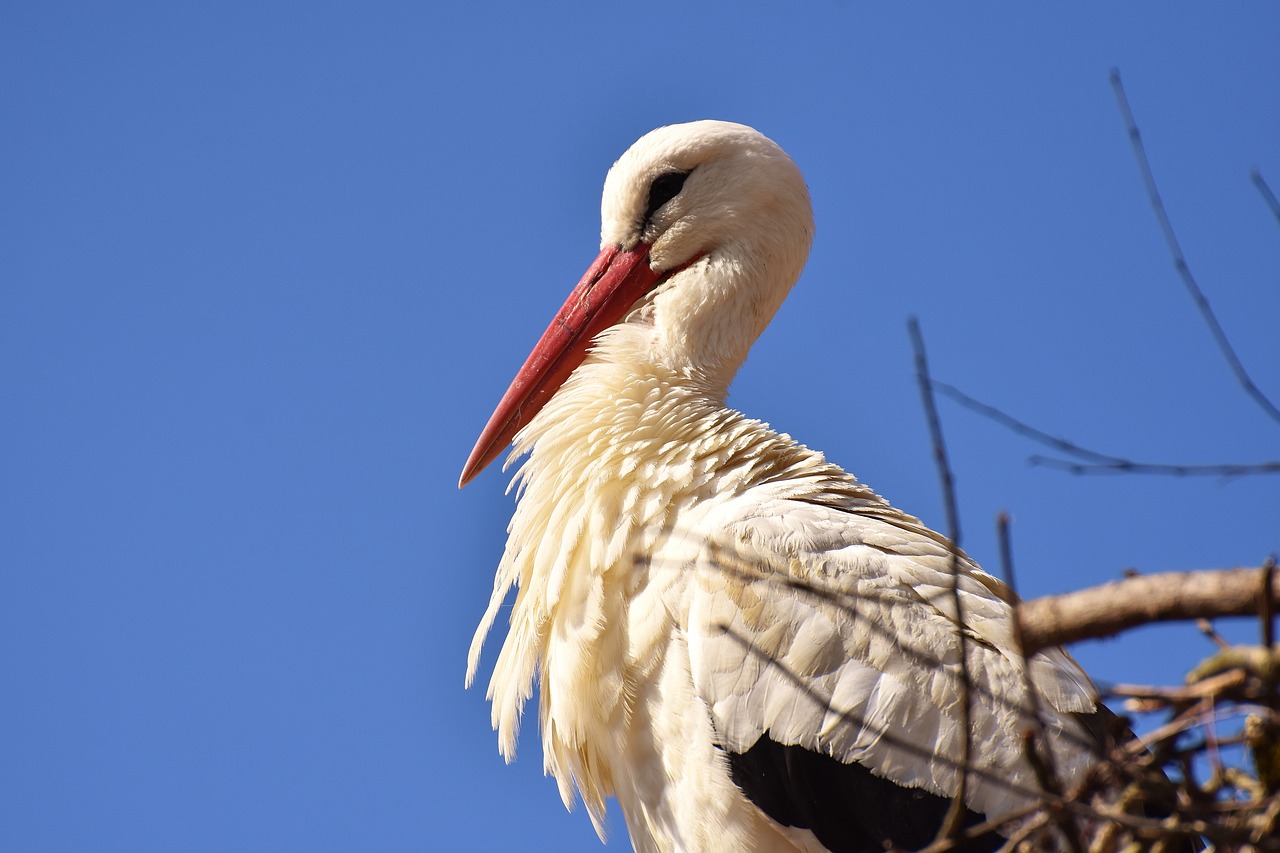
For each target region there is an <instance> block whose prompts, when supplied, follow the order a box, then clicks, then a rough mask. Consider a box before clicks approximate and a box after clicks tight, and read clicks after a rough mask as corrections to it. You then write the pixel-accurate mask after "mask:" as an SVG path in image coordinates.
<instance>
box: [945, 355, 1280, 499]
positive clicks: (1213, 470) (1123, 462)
mask: <svg viewBox="0 0 1280 853" xmlns="http://www.w3.org/2000/svg"><path fill="white" fill-rule="evenodd" d="M932 385H933V388H934V390H936V391H937V392H938V393H940V394H942V395H943V396H944V397H948V398H950V399H951V400H954V401H955V402H957V403H959V404H960V405H961V406H963V407H964V408H966V409H968V410H969V411H971V412H976V413H977V414H979V415H982V416H983V417H984V418H986V419H988V420H991V421H995V422H996V423H998V424H1000V425H1001V426H1004V427H1007V428H1008V429H1009V430H1010V431H1012V432H1014V433H1017V434H1018V435H1021V436H1023V437H1025V438H1029V439H1031V440H1032V441H1036V442H1039V443H1040V444H1043V445H1045V446H1047V447H1052V448H1053V449H1054V450H1057V451H1059V452H1061V453H1065V454H1067V455H1069V456H1075V457H1077V458H1078V459H1082V460H1086V461H1085V462H1071V461H1069V460H1066V459H1058V458H1056V457H1053V456H1038V455H1036V456H1031V457H1029V458H1028V461H1030V462H1031V464H1032V465H1043V466H1044V467H1046V468H1056V469H1058V470H1061V471H1068V472H1070V473H1072V474H1164V475H1169V476H1178V477H1188V476H1211V477H1242V476H1245V475H1250V474H1280V461H1276V462H1255V463H1243V464H1240V463H1227V464H1220V465H1175V464H1168V463H1160V462H1135V461H1134V460H1132V459H1125V458H1124V457H1122V456H1112V455H1111V454H1108V453H1099V452H1098V451H1096V450H1090V449H1089V448H1087V447H1082V446H1080V445H1079V444H1076V443H1075V442H1073V441H1068V440H1067V439H1065V438H1062V437H1061V436H1056V435H1050V434H1049V433H1047V432H1045V431H1044V430H1042V429H1038V428H1037V427H1033V426H1031V425H1030V424H1028V423H1027V422H1025V421H1021V420H1018V419H1017V418H1015V417H1014V416H1013V415H1011V414H1009V413H1008V412H1006V411H1004V410H1002V409H998V408H996V407H995V406H992V405H990V404H989V403H984V402H982V401H981V400H978V399H976V398H974V397H970V396H969V395H968V394H966V393H965V392H963V391H961V390H960V389H959V388H957V387H955V386H954V385H950V384H948V383H946V382H942V381H941V380H938V379H934V380H932Z"/></svg>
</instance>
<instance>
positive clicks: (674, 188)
mask: <svg viewBox="0 0 1280 853" xmlns="http://www.w3.org/2000/svg"><path fill="white" fill-rule="evenodd" d="M687 177H689V173H688V172H667V173H666V174H665V175H659V176H658V177H656V178H654V179H653V183H652V184H650V185H649V206H648V207H647V208H645V211H644V221H645V222H648V221H649V219H650V218H652V216H653V215H654V214H655V213H657V212H658V208H660V207H662V206H663V205H664V204H666V203H667V202H669V201H671V199H673V198H675V197H676V196H678V195H680V190H681V189H682V188H683V187H684V181H685V178H687Z"/></svg>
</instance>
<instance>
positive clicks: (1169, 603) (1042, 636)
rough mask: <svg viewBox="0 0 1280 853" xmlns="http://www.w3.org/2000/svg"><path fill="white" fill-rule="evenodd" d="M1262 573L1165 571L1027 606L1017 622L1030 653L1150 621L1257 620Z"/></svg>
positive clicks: (1277, 598)
mask: <svg viewBox="0 0 1280 853" xmlns="http://www.w3.org/2000/svg"><path fill="white" fill-rule="evenodd" d="M1260 571H1262V570H1261V569H1217V570H1212V571H1200V572H1164V573H1161V574H1156V575H1141V576H1139V577H1133V578H1126V579H1124V580H1121V581H1114V582H1112V583H1108V584H1103V585H1102V586H1095V587H1090V588H1089V589H1082V590H1080V591H1078V592H1069V593H1066V594H1063V595H1049V596H1045V597H1043V598H1037V599H1034V600H1032V601H1024V602H1022V603H1021V604H1020V605H1018V623H1019V625H1020V626H1021V629H1022V637H1023V642H1024V643H1025V649H1026V652H1027V654H1033V653H1035V652H1037V651H1040V650H1041V649H1044V648H1047V647H1049V646H1057V645H1063V644H1066V643H1074V642H1077V641H1079V640H1095V639H1099V638H1101V637H1110V636H1112V635H1114V634H1118V633H1120V632H1121V631H1125V630H1127V629H1129V628H1134V627H1137V626H1138V625H1145V624H1147V623H1149V622H1169V621H1174V620H1179V619H1197V618H1202V617H1203V618H1206V619H1213V618H1217V617H1221V616H1251V615H1255V614H1257V612H1258V609H1259V606H1260V604H1261V598H1262V596H1261V595H1260V587H1259V580H1260V578H1259V572H1260ZM1271 602H1273V603H1275V602H1280V577H1273V578H1272V584H1271ZM1273 609H1274V606H1273Z"/></svg>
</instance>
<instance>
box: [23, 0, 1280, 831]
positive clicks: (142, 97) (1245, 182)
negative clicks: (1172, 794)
mask: <svg viewBox="0 0 1280 853" xmlns="http://www.w3.org/2000/svg"><path fill="white" fill-rule="evenodd" d="M1277 43H1280V7H1277V6H1276V5H1275V4H1273V3H1261V2H1259V3H1245V2H1241V3H1232V4H1213V5H1208V4H1189V3H1180V4H1163V3H1126V4H1104V3H1094V4H1072V5H1071V6H1070V7H1067V6H1063V5H1061V4H1057V5H1046V4H1013V3H1002V4H985V5H983V6H981V7H977V6H975V5H973V4H964V5H963V6H961V5H960V4H945V5H943V4H936V5H925V4H871V3H855V2H815V3H805V4H784V3H755V2H746V3H728V2H718V3H669V2H653V3H649V4H645V5H635V4H587V3H577V4H569V3H536V4H531V3H519V4H516V3H511V4H490V3H467V4H462V3H456V4H426V3H422V4H384V3H374V4H338V3H324V4H318V3H317V4H302V3H298V4H278V3H216V4H215V3H184V4H171V3H156V4H151V5H144V4H130V3H123V4H109V5H108V4H89V3H83V4H64V3H56V2H40V3H28V2H10V3H7V4H5V6H4V8H3V11H0V79H2V80H3V81H4V83H3V86H0V115H3V117H4V118H3V122H0V147H2V148H3V150H4V152H5V153H4V156H3V157H2V158H0V234H3V238H0V281H3V285H2V286H0V394H2V397H0V399H2V400H3V405H2V406H0V683H2V684H3V685H4V691H3V692H4V698H3V700H0V802H3V803H4V804H5V806H4V811H5V817H4V819H3V820H0V848H3V849H6V850H32V851H36V850H49V851H71V850H88V849H93V850H128V851H149V850H155V851H161V850H191V851H199V850H210V851H216V850H244V851H255V850H264V851H266V850H308V851H321V850H334V851H345V850H355V849H360V850H387V851H391V850H425V849H439V850H444V849H457V850H496V849H509V850H548V851H551V850H584V851H585V850H594V849H599V845H598V842H597V841H596V840H595V837H594V834H593V832H592V830H591V827H590V824H589V822H588V820H587V819H586V817H585V815H584V814H583V813H582V812H581V810H579V811H578V812H577V813H575V814H568V813H566V812H565V811H564V809H563V808H562V807H561V805H560V803H559V800H558V797H557V795H556V793H555V787H554V784H553V783H552V782H551V781H550V780H547V779H544V778H543V777H542V773H541V756H540V754H539V748H538V740H537V737H536V733H535V728H534V725H533V720H532V719H529V720H527V721H526V723H527V724H526V726H525V732H524V739H523V748H522V751H521V753H520V756H519V759H518V761H517V762H516V764H514V765H513V766H510V767H508V766H505V765H504V764H503V762H502V760H501V758H499V756H498V754H497V750H496V741H495V738H494V736H493V734H492V732H491V731H490V730H489V724H488V719H489V717H488V707H487V705H486V703H485V702H484V697H483V691H482V690H480V689H475V690H471V691H464V690H463V689H462V677H463V671H464V666H465V652H466V647H467V643H468V642H469V640H470V637H471V633H472V630H473V628H474V626H475V624H476V622H477V620H478V619H479V616H480V614H481V612H482V611H483V608H484V604H485V602H486V600H487V597H488V592H489V589H490V587H491V583H492V576H493V568H494V566H495V565H496V563H497V560H498V556H499V554H500V552H501V548H502V543H503V540H504V528H505V524H506V519H507V517H508V515H509V513H510V510H511V499H510V498H508V497H506V496H504V494H503V488H504V486H505V484H506V477H505V476H503V475H502V474H501V473H500V472H498V471H497V469H496V467H495V468H494V469H493V470H492V471H489V472H486V473H485V474H484V475H482V476H481V477H480V478H478V479H477V480H476V482H474V483H473V484H472V485H471V486H469V487H468V488H467V489H466V490H465V491H462V492H458V491H457V490H456V488H455V484H456V481H457V476H458V471H459V470H460V468H461V465H462V463H463V461H464V459H465V458H466V456H467V452H468V451H469V450H470V448H471V444H472V442H473V441H474V439H475V437H476V435H477V434H478V432H479V430H480V428H481V426H483V424H484V422H485V419H486V418H487V417H488V415H489V412H490V411H491V408H492V406H493V405H494V404H495V403H496V402H497V400H498V397H499V396H500V395H501V393H502V391H503V390H504V389H505V387H506V384H507V382H508V381H509V380H510V378H511V376H512V375H513V373H514V371H515V369H516V368H517V367H518V366H519V365H520V363H521V362H522V360H523V359H524V357H525V355H526V354H527V351H528V349H529V347H530V346H531V345H532V344H533V342H534V341H535V340H536V338H537V336H538V335H539V334H540V332H541V331H542V329H543V328H544V327H545V325H546V322H547V321H548V319H549V318H550V316H551V313H552V312H553V311H554V310H555V308H556V307H558V306H559V304H560V302H561V300H562V299H563V297H564V295H565V294H566V293H567V292H568V289H569V288H570V287H571V286H572V285H573V284H574V283H575V282H576V281H577V279H578V276H579V274H580V273H581V272H582V270H583V269H584V268H585V265H586V264H587V263H588V262H589V261H590V260H591V259H592V258H593V257H594V255H595V251H596V243H597V239H598V236H597V235H598V231H597V229H598V204H599V188H600V184H601V181H602V179H603V177H604V173H605V171H606V170H607V168H608V166H609V165H610V164H611V163H612V162H613V159H614V158H615V157H616V156H617V155H618V154H619V153H621V151H622V150H624V149H625V148H626V147H627V146H628V145H629V144H630V143H631V142H632V141H633V140H634V139H635V138H636V137H638V136H639V135H640V134H642V133H643V132H645V131H647V130H649V129H650V128H652V127H655V126H658V125H661V124H668V123H671V122H676V121H685V120H690V119H697V118H721V119H730V120H736V121H741V122H745V123H748V124H752V125H754V126H756V127H758V128H760V129H761V130H763V131H764V132H766V133H767V134H769V135H770V136H772V137H774V138H775V139H776V140H777V141H778V142H779V143H781V144H782V145H783V146H784V147H785V148H786V149H787V150H788V151H789V152H790V153H791V154H792V155H793V157H794V158H795V159H796V160H797V162H798V163H799V164H800V166H801V168H802V169H803V170H804V172H805V174H806V176H807V179H808V181H809V185H810V188H811V191H812V195H813V198H814V204H815V209H816V215H817V221H818V236H817V242H816V244H815V246H814V251H813V255H812V258H811V261H810V264H809V267H808V269H807V271H806V273H805V275H804V277H803V278H802V280H801V282H800V285H799V286H798V287H797V289H796V290H795V292H794V293H793V295H792V298H791V299H790V300H789V302H788V303H787V305H786V306H784V308H783V310H782V311H781V312H780V314H779V316H778V318H777V319H776V320H775V322H774V324H773V325H772V327H771V328H770V329H769V330H768V331H767V332H766V334H765V336H764V337H763V339H762V340H761V342H760V344H759V345H758V347H757V348H756V349H755V350H754V352H753V354H752V356H751V358H750V360H749V361H748V363H747V366H746V367H745V369H744V371H743V372H742V374H741V375H740V377H739V380H738V382H737V383H736V385H735V386H734V390H733V393H732V396H731V402H732V403H733V404H734V405H736V406H737V407H739V408H741V409H742V410H744V411H746V412H748V413H750V414H752V415H754V416H758V417H761V418H763V419H765V420H768V421H769V422H771V423H773V424H774V425H776V426H777V427H778V428H780V429H783V430H785V431H787V432H790V433H791V434H792V435H794V436H796V437H797V438H799V439H800V440H801V441H803V442H805V443H806V444H809V445H810V446H813V447H817V448H820V449H822V450H824V451H826V452H827V454H828V455H829V456H830V457H831V458H832V459H834V460H835V461H837V462H839V463H841V464H843V465H844V466H846V467H847V468H849V469H850V470H852V471H853V472H855V473H856V474H857V475H858V476H859V477H861V478H862V479H863V480H865V481H866V482H868V483H870V484H871V485H873V486H874V487H875V488H876V489H877V490H879V491H880V492H881V493H883V494H885V495H886V496H887V497H889V498H890V499H891V500H892V501H894V502H895V503H896V504H898V505H899V506H901V507H903V508H904V509H906V510H908V511H911V512H913V513H915V514H917V515H920V516H922V517H923V518H925V519H926V520H927V521H929V522H930V523H932V524H934V525H935V526H940V525H942V523H943V521H942V512H941V501H940V496H939V492H938V488H937V481H936V476H935V473H934V469H933V465H932V462H931V459H930V455H929V447H928V442H927V437H926V431H925V425H924V422H923V419H922V417H921V410H920V404H919V398H918V393H917V390H916V387H915V385H914V383H913V378H912V368H911V362H910V352H909V345H908V340H907V335H906V331H905V328H906V327H905V322H906V318H907V317H908V316H909V315H916V316H918V317H919V318H920V321H921V323H922V325H923V328H924V331H925V334H926V337H927V341H928V346H929V353H930V357H931V360H932V365H933V368H934V371H935V374H936V375H937V376H938V377H939V378H942V379H944V380H946V381H949V382H952V383H954V384H956V385H958V386H960V387H962V388H964V389H965V390H966V391H968V392H969V393H971V394H973V395H974V396H976V397H979V398H981V399H983V400H986V401H988V402H990V403H993V404H996V405H999V406H1001V407H1003V408H1005V409H1006V410H1008V411H1009V412H1011V413H1013V414H1016V415H1018V416H1019V417H1022V418H1024V419H1026V420H1028V421H1031V422H1032V423H1035V424H1036V425H1038V426H1041V427H1042V428H1044V429H1046V430H1048V431H1050V432H1053V433H1059V434H1062V435H1065V436H1067V437H1069V438H1071V439H1073V440H1075V441H1077V442H1080V443H1082V444H1086V445H1088V446H1090V447H1094V448H1096V449H1099V450H1103V451H1108V452H1114V453H1118V454H1121V455H1129V456H1132V457H1135V458H1140V459H1143V460H1151V461H1185V462H1220V461H1258V460H1262V459H1275V458H1277V457H1278V456H1280V426H1278V425H1277V424H1276V423H1275V422H1272V421H1270V420H1268V419H1267V418H1266V417H1265V416H1264V415H1263V414H1262V413H1261V412H1260V411H1259V410H1258V409H1257V408H1256V407H1255V406H1253V404H1252V403H1251V402H1250V401H1249V400H1248V399H1247V398H1246V397H1245V396H1244V395H1243V393H1241V391H1240V389H1239V388H1238V387H1237V386H1236V385H1235V384H1234V383H1233V381H1232V379H1231V377H1230V374H1229V373H1228V371H1227V368H1226V367H1225V365H1224V363H1223V361H1222V359H1221V358H1220V357H1219V355H1218V353H1217V351H1216V350H1215V348H1214V345H1213V343H1212V340H1211V339H1210V336H1209V334H1208V332H1207V331H1206V329H1205V328H1204V326H1203V324H1202V323H1201V321H1200V319H1199V318H1198V316H1197V315H1196V313H1195V311H1194V308H1193V307H1192V305H1191V303H1190V301H1189V300H1188V298H1187V297H1186V295H1185V293H1184V292H1183V291H1182V290H1181V285H1180V284H1179V282H1178V280H1177V278H1176V276H1175V274H1174V272H1173V269H1172V266H1171V263H1170V261H1169V257H1168V255H1167V253H1166V250H1165V248H1164V245H1163V243H1162V242H1161V238H1160V234H1159V231H1158V228H1157V225H1156V222H1155V220H1154V219H1153V217H1152V215H1151V212H1150V210H1149V208H1148V205H1147V201H1146V199H1145V197H1144V195H1143V191H1142V187H1141V184H1140V182H1139V178H1138V173H1137V170H1136V168H1135V165H1134V162H1133V158H1132V156H1131V153H1130V150H1129V147H1128V142H1127V140H1126V138H1125V135H1124V132H1123V128H1122V126H1121V123H1120V120H1119V117H1118V114H1117V110H1116V106H1115V102H1114V99H1113V97H1112V93H1111V91H1110V89H1109V87H1108V83H1107V73H1108V70H1109V69H1110V68H1112V67H1113V66H1116V67H1119V68H1120V69H1121V70H1122V72H1123V75H1124V80H1125V83H1126V85H1127V88H1128V92H1129V97H1130V99H1131V101H1132V103H1133V106H1134V110H1135V112H1136V113H1137V116H1138V119H1139V122H1140V123H1141V126H1142V130H1143V134H1144V138H1145V140H1146V142H1147V145H1148V148H1149V152H1150V155H1151V159H1152V163H1153V166H1154V168H1155V170H1156V173H1157V177H1158V179H1159V181H1160V185H1161V188H1162V190H1163V192H1164V197H1165V202H1166V204H1167V206H1168V208H1169V211H1170V214H1171V215H1172V217H1173V219H1174V222H1175V225H1176V227H1177V229H1178V232H1179V236H1180V237H1181V239H1182V242H1183V246H1184V248H1185V251H1186V254H1187V257H1188V260H1189V262H1190V264H1191V267H1192V269H1193V270H1194V272H1195V273H1196V274H1197V275H1198V276H1199V279H1200V281H1201V283H1202V285H1203V287H1204V288H1205V289H1206V291H1207V292H1208V294H1209V296H1210V299H1211V300H1212V303H1213V305H1214V307H1215V308H1216V310H1217V311H1218V314H1219V316H1220V318H1221V320H1222V323H1223V325H1224V326H1225V327H1226V329H1227V330H1228V332H1229V333H1230V334H1231V336H1232V339H1233V340H1234V342H1235V344H1236V346H1237V348H1238V350H1239V352H1240V355H1241V357H1242V358H1243V359H1244V360H1245V362H1246V363H1247V364H1248V365H1250V366H1251V368H1252V369H1253V372H1254V374H1255V377H1256V379H1257V380H1258V382H1259V384H1260V385H1262V387H1263V388H1264V389H1267V390H1269V392H1270V393H1271V395H1272V397H1273V398H1280V359H1277V358H1276V345H1275V329H1276V319H1277V318H1278V317H1280V279H1278V275H1280V273H1278V271H1280V226H1278V224H1277V222H1276V221H1275V219H1274V218H1273V217H1272V216H1271V214H1270V213H1269V212H1268V210H1267V209H1266V207H1265V205H1264V204H1263V202H1262V200H1261V198H1260V196H1259V195H1258V193H1257V192H1256V191H1255V189H1254V188H1253V186H1251V184H1250V182H1249V170H1250V169H1251V168H1253V167H1258V168H1260V169H1261V171H1262V173H1263V174H1264V175H1265V176H1267V178H1268V179H1269V180H1270V182H1271V185H1272V186H1273V187H1274V188H1276V189H1278V190H1280V85H1277V83H1280V52H1278V51H1276V49H1275V45H1276V44H1277ZM942 414H943V418H944V426H945V429H946V432H947V439H948V443H949V446H950V449H951V452H952V455H953V459H954V463H955V468H956V474H957V477H958V481H959V497H960V501H961V511H962V525H963V543H964V544H965V545H966V547H968V549H969V550H970V551H971V552H972V553H973V554H974V556H975V557H977V558H978V559H979V560H980V561H981V562H983V563H985V564H986V565H988V566H989V567H991V568H993V569H994V568H995V567H996V557H995V545H994V535H993V532H992V527H993V522H992V519H993V517H994V515H995V513H996V512H997V511H999V510H1002V509H1007V510H1009V511H1010V512H1011V513H1012V514H1013V517H1014V538H1015V551H1016V559H1017V563H1018V566H1019V576H1020V583H1021V587H1022V591H1023V592H1024V594H1028V595H1039V594H1045V593H1048V592H1053V591H1061V590H1067V589H1072V588H1077V587H1081V586H1086V585H1089V584H1093V583H1098V582H1101V581H1103V580H1107V579H1110V578H1113V577H1115V576H1117V574H1118V573H1119V572H1120V571H1121V570H1122V569H1123V568H1125V567H1128V566H1134V567H1137V568H1139V569H1142V570H1144V571H1158V570H1166V569H1191V568H1208V567H1215V566H1226V565H1257V564H1258V563H1260V562H1261V561H1262V559H1263V558H1264V557H1265V556H1266V555H1267V554H1268V553H1274V552H1276V551H1278V550H1280V500H1278V499H1277V497H1276V480H1275V478H1271V479H1269V480H1264V479H1261V478H1255V479H1237V480H1231V481H1223V480H1220V479H1168V478H1164V479H1154V478H1133V477H1074V478H1073V477H1071V476H1068V475H1065V474H1062V473H1058V472H1054V471H1049V470H1046V469H1043V468H1037V467H1031V466H1029V465H1028V464H1027V462H1026V458H1027V456H1028V455H1029V454H1031V453H1034V452H1038V448H1036V447H1034V446H1032V445H1030V444H1028V443H1027V442H1026V441H1025V440H1022V439H1019V438H1016V437H1014V436H1012V435H1011V434H1009V433H1007V432H1005V431H1003V430H1002V429H1001V428H999V427H997V426H995V425H993V424H991V423H989V422H987V421H984V420H982V419H980V418H978V417H976V416H974V415H973V414H971V413H969V412H966V411H964V410H961V409H959V408H957V407H956V406H955V405H953V404H950V403H947V402H945V401H944V402H943V403H942ZM1230 630H1231V632H1232V634H1233V636H1238V637H1241V638H1252V637H1254V636H1255V635H1256V632H1255V627H1254V626H1253V625H1252V624H1249V623H1247V622H1245V623H1240V624H1238V625H1235V626H1233V627H1232V628H1231V629H1230ZM495 650H496V643H494V642H491V643H490V646H489V647H488V648H487V650H486V664H485V669H486V671H487V667H488V664H489V663H490V662H491V661H492V659H493V655H494V653H495ZM1208 650H1209V647H1208V645H1207V644H1206V642H1205V641H1204V640H1203V639H1202V638H1200V637H1199V636H1198V635H1197V634H1196V633H1195V631H1194V629H1192V628H1189V627H1185V626H1183V627H1177V628H1169V629H1160V630H1150V631H1145V632H1140V633H1138V634H1136V635H1134V636H1132V637H1130V638H1127V639H1125V640H1122V641H1118V642H1106V643H1092V644H1085V645H1081V646H1079V647H1077V648H1076V649H1075V652H1076V653H1077V655H1078V657H1079V658H1080V659H1081V660H1082V662H1083V663H1084V664H1085V665H1086V667H1087V668H1088V669H1089V670H1090V671H1091V672H1093V673H1094V674H1095V676H1096V677H1097V678H1099V679H1100V680H1104V681H1128V682H1134V681H1143V680H1159V679H1166V680H1167V679H1176V678H1179V677H1180V674H1181V673H1183V672H1185V670H1186V668H1187V667H1188V666H1189V665H1191V664H1192V663H1194V662H1195V661H1196V660H1197V659H1198V658H1199V657H1200V656H1202V655H1204V654H1205V653H1207V652H1208ZM611 826H612V829H613V839H612V843H611V844H610V848H611V849H628V845H627V842H626V837H625V827H624V826H623V824H622V821H621V817H620V815H618V814H617V813H616V810H615V811H614V812H613V813H612V819H611Z"/></svg>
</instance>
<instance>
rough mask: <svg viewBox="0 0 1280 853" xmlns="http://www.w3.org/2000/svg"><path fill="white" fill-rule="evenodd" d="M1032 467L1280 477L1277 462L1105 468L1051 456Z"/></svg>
mask: <svg viewBox="0 0 1280 853" xmlns="http://www.w3.org/2000/svg"><path fill="white" fill-rule="evenodd" d="M1027 461H1028V462H1030V463H1031V464H1032V465H1043V466H1044V467H1045V468H1056V469H1057V470H1059V471H1066V472H1068V473H1070V474H1163V475H1167V476H1171V477H1228V478H1230V477H1244V476H1246V475H1250V474H1280V462H1254V463H1248V464H1234V463H1227V464H1223V465H1172V464H1165V463H1155V462H1130V461H1127V460H1125V461H1122V462H1112V463H1108V464H1105V465H1101V464H1100V465H1090V464H1088V463H1081V462H1071V461H1069V460H1066V459H1055V458H1054V457H1052V456H1031V457H1028V459H1027Z"/></svg>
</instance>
